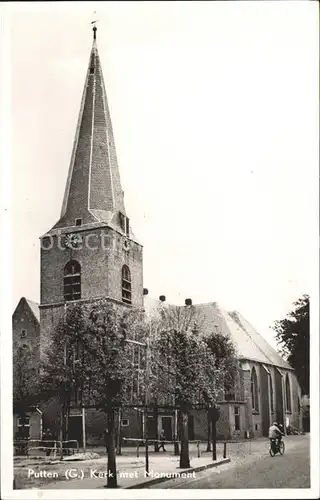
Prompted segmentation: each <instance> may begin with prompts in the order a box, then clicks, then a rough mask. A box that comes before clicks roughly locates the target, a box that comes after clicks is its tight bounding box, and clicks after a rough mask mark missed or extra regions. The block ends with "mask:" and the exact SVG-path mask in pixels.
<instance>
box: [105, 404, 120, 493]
mask: <svg viewBox="0 0 320 500" xmlns="http://www.w3.org/2000/svg"><path fill="white" fill-rule="evenodd" d="M107 419H108V436H107V450H108V480H107V488H117V487H118V484H117V467H116V450H115V410H114V409H113V408H111V409H110V410H109V409H108V417H107Z"/></svg>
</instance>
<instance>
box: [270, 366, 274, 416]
mask: <svg viewBox="0 0 320 500" xmlns="http://www.w3.org/2000/svg"><path fill="white" fill-rule="evenodd" d="M269 381H270V409H271V413H274V401H273V397H274V395H273V383H272V376H271V373H270V374H269Z"/></svg>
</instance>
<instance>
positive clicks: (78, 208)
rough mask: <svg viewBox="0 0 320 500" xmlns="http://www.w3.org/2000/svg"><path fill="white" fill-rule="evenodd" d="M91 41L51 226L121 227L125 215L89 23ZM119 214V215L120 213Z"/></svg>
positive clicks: (96, 53) (103, 87)
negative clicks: (62, 190)
mask: <svg viewBox="0 0 320 500" xmlns="http://www.w3.org/2000/svg"><path fill="white" fill-rule="evenodd" d="M93 24H94V26H93V44H92V49H91V54H90V59H89V65H88V70H87V75H86V80H85V86H84V91H83V96H82V101H81V107H80V113H79V119H78V124H77V129H76V134H75V139H74V145H73V151H72V155H71V162H70V167H69V174H68V179H67V185H66V189H65V194H64V199H63V204H62V210H61V218H60V220H59V221H58V223H57V224H56V225H55V226H54V228H63V227H70V226H74V225H76V223H75V220H76V219H81V225H85V224H94V223H96V224H97V223H104V224H108V225H109V224H110V225H111V226H116V227H117V228H119V229H120V230H121V220H122V219H123V215H125V206H124V199H123V191H122V187H121V183H120V174H119V168H118V162H117V155H116V148H115V143H114V137H113V130H112V124H111V117H110V111H109V106H108V101H107V95H106V90H105V85H104V79H103V75H102V68H101V63H100V58H99V54H98V48H97V40H96V39H97V28H96V25H95V22H94V23H93ZM121 214H122V215H121Z"/></svg>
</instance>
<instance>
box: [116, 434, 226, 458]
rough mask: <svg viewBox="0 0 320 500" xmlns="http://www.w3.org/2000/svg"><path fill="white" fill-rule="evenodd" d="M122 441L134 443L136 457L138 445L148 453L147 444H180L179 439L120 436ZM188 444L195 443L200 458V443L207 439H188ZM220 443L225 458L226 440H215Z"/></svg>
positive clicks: (138, 449) (204, 442) (138, 450)
mask: <svg viewBox="0 0 320 500" xmlns="http://www.w3.org/2000/svg"><path fill="white" fill-rule="evenodd" d="M122 441H123V442H128V441H131V442H133V443H136V448H137V451H136V454H137V457H139V452H140V447H141V446H143V445H144V446H145V451H146V454H147V453H148V446H149V444H155V443H157V444H159V443H163V444H173V445H175V444H181V441H178V440H176V441H162V440H159V439H148V440H147V441H146V440H145V439H141V438H140V439H138V438H122ZM188 442H189V444H191V443H196V445H197V457H198V458H200V456H201V451H200V444H205V445H207V441H201V440H195V441H188ZM218 442H219V443H222V444H223V458H226V457H227V441H217V443H218Z"/></svg>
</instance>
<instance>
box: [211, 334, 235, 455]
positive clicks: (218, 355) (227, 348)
mask: <svg viewBox="0 0 320 500" xmlns="http://www.w3.org/2000/svg"><path fill="white" fill-rule="evenodd" d="M204 341H205V345H206V347H207V349H208V350H209V351H210V353H211V354H212V355H213V356H214V369H215V371H220V372H222V373H223V386H220V390H221V392H222V391H223V392H224V393H225V398H228V399H229V398H230V399H234V393H235V385H236V381H237V375H238V373H239V361H238V357H237V352H236V348H235V346H234V344H233V342H232V340H231V339H230V338H229V337H227V336H226V335H224V334H223V333H219V332H215V333H212V334H211V335H209V336H206V337H205V338H204ZM221 396H222V394H221ZM204 399H205V400H206V402H207V404H208V411H207V422H208V425H207V429H208V435H207V451H210V448H211V447H210V443H211V436H210V428H211V429H212V438H213V439H212V442H213V457H214V459H215V458H216V449H215V446H216V445H215V442H216V422H217V420H218V418H219V408H217V407H216V405H213V408H212V405H210V402H209V401H208V400H207V398H206V395H204ZM219 399H220V398H219ZM214 410H216V411H214Z"/></svg>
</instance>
